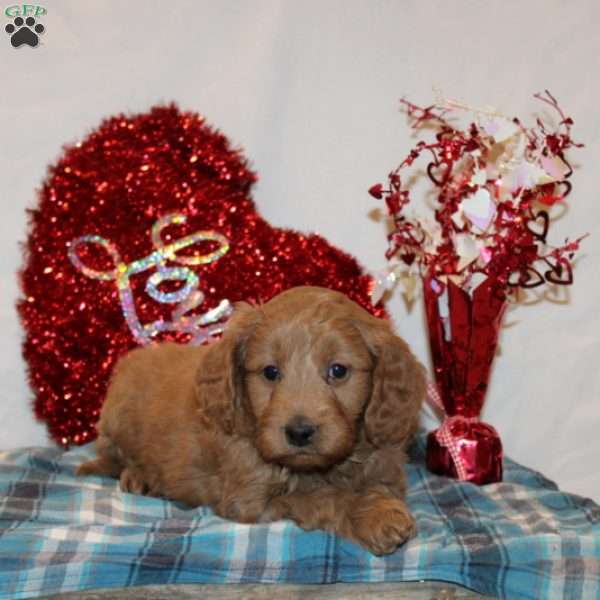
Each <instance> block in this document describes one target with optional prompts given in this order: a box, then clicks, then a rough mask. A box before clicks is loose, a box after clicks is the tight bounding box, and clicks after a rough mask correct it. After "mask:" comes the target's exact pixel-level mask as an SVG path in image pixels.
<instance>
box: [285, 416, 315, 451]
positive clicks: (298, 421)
mask: <svg viewBox="0 0 600 600" xmlns="http://www.w3.org/2000/svg"><path fill="white" fill-rule="evenodd" d="M315 431H317V428H316V427H315V426H314V425H313V424H312V423H311V422H310V421H309V420H308V419H305V418H303V417H296V418H294V419H292V420H291V421H290V422H289V423H288V424H287V425H286V426H285V437H286V438H287V441H288V442H289V443H290V444H291V445H292V446H299V447H302V446H308V445H309V444H310V443H311V442H312V438H313V436H314V435H315Z"/></svg>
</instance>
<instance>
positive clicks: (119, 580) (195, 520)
mask: <svg viewBox="0 0 600 600" xmlns="http://www.w3.org/2000/svg"><path fill="white" fill-rule="evenodd" d="M91 454H93V448H92V447H90V446H88V447H83V448H77V449H74V450H70V451H68V452H63V451H61V450H57V449H51V448H28V449H22V450H16V451H12V452H4V453H0V598H28V597H34V596H39V595H41V594H51V593H59V592H66V591H72V590H82V589H87V588H107V587H125V586H135V585H148V584H166V583H170V584H172V583H233V582H246V583H249V582H279V583H283V582H286V583H331V582H338V581H344V582H374V581H417V580H443V581H448V582H454V583H458V584H461V585H463V586H465V587H468V588H471V589H473V590H476V591H478V592H481V593H485V594H490V595H498V596H501V597H508V598H533V599H536V600H537V599H539V598H570V599H573V598H586V599H587V598H600V507H598V506H597V505H596V504H594V503H593V502H592V501H591V500H587V499H584V498H581V497H578V496H574V495H570V494H565V493H562V492H560V491H559V490H558V489H557V488H556V486H555V485H554V484H553V483H552V482H550V481H548V480H547V479H545V478H544V477H543V476H542V475H540V474H539V473H536V472H533V471H531V470H529V469H526V468H524V467H522V466H520V465H518V464H516V463H514V462H512V461H510V460H506V465H505V480H504V482H502V483H499V484H494V485H488V486H485V487H477V486H474V485H472V484H469V483H458V482H456V481H453V480H449V479H445V478H443V477H437V476H435V475H432V474H431V473H428V472H427V470H426V469H425V466H424V440H423V438H420V439H419V440H417V442H416V443H415V444H414V445H413V448H412V450H411V462H410V464H409V465H408V477H409V480H410V493H409V495H408V503H409V505H410V508H411V509H412V511H413V513H414V514H415V516H416V518H417V521H418V527H419V534H418V537H417V538H416V539H414V540H412V541H410V542H409V543H408V544H406V545H405V546H403V547H401V548H400V549H399V550H398V551H397V552H395V553H394V554H392V555H390V556H386V557H381V558H379V557H375V556H373V555H372V554H370V553H369V552H367V551H365V550H363V549H362V548H360V547H358V546H356V545H354V544H352V543H351V542H348V541H346V540H343V539H339V538H337V537H335V536H333V535H330V534H327V533H325V532H321V531H314V532H304V531H302V530H301V529H299V528H298V527H296V526H295V525H293V524H292V523H291V522H288V521H281V522H277V523H272V524H268V525H252V526H250V525H240V524H236V523H231V522H229V521H225V520H222V519H220V518H218V517H216V516H215V515H214V514H213V513H212V512H211V511H210V510H208V509H206V508H199V509H193V510H191V509H188V508H186V507H185V506H183V505H178V504H175V503H172V502H166V501H163V500H160V499H156V498H145V497H141V496H134V495H131V494H123V493H121V492H120V491H119V489H118V486H117V482H116V481H115V480H112V479H104V478H97V477H89V478H84V479H81V478H75V477H74V469H75V467H76V466H77V465H78V464H79V463H80V462H81V461H82V460H84V458H86V457H89V456H90V455H91Z"/></svg>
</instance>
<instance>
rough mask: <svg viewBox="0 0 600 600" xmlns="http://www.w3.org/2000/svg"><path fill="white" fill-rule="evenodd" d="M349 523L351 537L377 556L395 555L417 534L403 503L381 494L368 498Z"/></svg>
mask: <svg viewBox="0 0 600 600" xmlns="http://www.w3.org/2000/svg"><path fill="white" fill-rule="evenodd" d="M350 523H351V528H352V530H351V537H352V538H353V539H354V540H355V541H357V542H358V543H359V544H361V545H362V546H364V547H365V548H367V550H369V551H371V552H372V553H373V554H376V555H382V554H390V553H392V552H393V551H394V550H395V549H396V548H397V547H398V546H399V545H400V544H403V543H404V542H406V541H407V540H409V539H410V538H411V537H413V536H414V535H415V534H416V531H417V528H416V523H415V520H414V518H413V516H412V515H411V514H410V513H409V512H408V509H407V508H406V505H405V504H404V502H402V501H401V500H398V499H397V498H394V497H390V496H384V495H381V494H372V495H368V496H366V497H365V499H364V500H363V501H362V502H361V503H360V505H359V506H357V507H356V508H355V509H354V510H353V511H352V515H351V517H350Z"/></svg>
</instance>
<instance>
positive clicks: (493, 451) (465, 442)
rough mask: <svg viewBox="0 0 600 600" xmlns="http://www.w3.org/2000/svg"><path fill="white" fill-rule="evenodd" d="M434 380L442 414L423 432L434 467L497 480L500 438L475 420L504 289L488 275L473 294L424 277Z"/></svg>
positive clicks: (495, 339) (435, 470) (493, 347)
mask: <svg viewBox="0 0 600 600" xmlns="http://www.w3.org/2000/svg"><path fill="white" fill-rule="evenodd" d="M423 292H424V299H425V311H426V316H427V325H428V329H429V343H430V347H431V355H432V360H433V367H434V371H435V380H436V383H437V389H438V392H439V396H440V404H441V408H443V410H444V412H445V419H444V422H443V424H442V425H441V427H439V428H438V429H436V430H435V431H432V432H431V433H430V434H429V436H428V438H427V467H428V468H429V470H430V471H432V472H433V473H437V474H439V475H445V476H448V477H454V478H456V479H460V480H463V481H470V482H472V483H476V484H479V485H482V484H485V483H493V482H497V481H501V480H502V443H501V442H500V437H499V436H498V433H497V431H496V430H495V429H494V428H493V427H492V426H491V425H488V424H487V423H483V422H481V421H480V420H479V415H480V413H481V409H482V407H483V402H484V399H485V394H486V391H487V388H488V382H489V378H490V371H491V367H492V362H493V360H494V356H495V354H496V349H497V345H498V333H499V330H500V325H501V322H502V317H503V315H504V311H505V308H506V297H505V293H504V291H503V289H502V287H501V286H500V285H497V283H496V282H495V281H494V280H493V278H491V277H488V278H487V279H485V280H484V281H483V282H482V283H480V284H479V285H478V286H477V287H476V288H475V290H474V291H473V292H472V294H469V292H467V291H466V290H464V289H462V288H461V287H459V286H457V285H455V284H454V283H453V282H452V281H450V280H448V283H447V284H446V283H443V282H441V281H440V280H439V279H437V278H435V277H432V276H426V277H424V280H423Z"/></svg>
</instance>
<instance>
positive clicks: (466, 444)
mask: <svg viewBox="0 0 600 600" xmlns="http://www.w3.org/2000/svg"><path fill="white" fill-rule="evenodd" d="M535 97H536V98H537V99H538V100H540V101H541V102H543V103H544V105H545V106H547V107H550V108H551V109H552V111H553V112H554V115H555V116H556V117H557V121H558V123H557V126H556V127H551V126H550V125H548V124H547V123H546V122H544V121H543V120H542V119H540V118H538V119H537V120H536V124H535V126H534V127H530V128H527V127H525V126H524V125H523V124H522V123H521V121H520V120H519V119H517V118H507V117H505V116H504V115H502V114H501V113H499V112H498V111H496V110H494V109H484V110H479V109H474V108H471V107H469V106H466V105H464V104H460V103H457V102H454V101H442V102H440V103H439V104H436V105H432V106H428V107H425V108H422V107H419V106H417V105H415V104H413V103H411V102H408V101H406V100H403V101H402V104H403V107H404V108H405V109H406V113H407V115H408V118H409V120H410V122H411V124H412V127H413V128H414V129H416V130H418V131H419V132H421V131H422V132H423V136H425V135H426V134H427V133H428V132H431V131H433V133H434V137H433V139H431V140H427V141H426V140H420V141H419V142H418V143H417V145H416V146H415V147H414V148H413V149H412V150H411V151H410V153H409V154H408V156H406V158H404V160H403V161H402V162H401V163H400V165H399V166H398V167H397V168H396V169H394V170H393V171H392V172H391V173H390V174H389V176H388V184H387V186H384V185H383V184H376V185H374V186H372V187H371V189H370V190H369V192H370V194H371V195H372V196H374V197H375V198H377V199H384V200H385V203H386V207H387V212H388V214H389V216H390V217H391V219H392V222H393V226H392V231H391V233H390V234H389V236H388V240H389V249H388V251H387V254H386V257H387V259H388V261H390V267H389V268H388V270H387V271H386V272H384V273H382V274H381V275H380V276H379V278H378V281H377V284H376V285H375V287H374V290H373V300H374V301H375V302H377V301H378V300H379V299H380V298H381V297H382V295H383V294H384V293H385V291H386V290H390V289H392V287H394V286H395V285H396V284H397V283H400V285H401V286H402V287H403V288H404V294H405V296H406V297H407V298H408V299H412V298H414V297H415V295H416V292H417V290H418V289H419V286H418V284H417V281H416V280H417V279H421V280H422V290H423V297H424V301H425V313H426V317H427V325H428V330H429V342H430V347H431V355H432V360H433V366H434V370H435V382H436V384H437V389H433V390H432V391H431V392H430V394H429V395H430V397H431V398H434V399H435V398H438V399H439V405H440V407H441V408H442V409H443V412H444V413H445V418H444V422H443V424H442V426H441V427H440V428H439V429H437V430H436V431H435V432H432V433H431V434H430V435H429V437H428V447H427V464H428V466H429V468H430V469H431V470H432V471H434V472H436V473H440V474H442V475H448V476H452V477H457V478H459V479H462V480H468V481H471V482H473V483H479V484H482V483H489V482H494V481H499V480H500V479H501V478H502V446H501V443H500V438H499V436H498V433H497V432H496V430H495V429H494V428H493V427H492V426H491V425H488V424H487V423H482V422H481V421H480V419H479V415H480V413H481V409H482V406H483V402H484V398H485V394H486V391H487V387H488V382H489V378H490V371H491V365H492V362H493V359H494V355H495V354H496V348H497V342H498V333H499V329H500V326H501V322H502V317H503V315H504V312H505V309H506V305H507V300H508V299H509V298H511V297H512V296H514V295H515V294H516V291H517V290H519V289H525V288H534V287H538V286H540V285H543V284H544V283H550V284H554V285H569V284H570V283H572V281H573V270H572V260H573V257H574V254H575V252H576V251H577V250H578V248H579V244H580V242H581V240H582V239H583V238H582V237H580V238H578V239H575V240H569V239H566V240H565V241H564V243H563V244H561V245H558V246H553V245H551V244H550V243H549V241H548V231H549V229H550V225H551V223H552V219H551V218H550V216H551V213H552V211H553V209H560V208H561V205H563V204H564V203H565V199H566V197H567V196H568V195H569V193H570V192H571V182H570V178H571V175H572V173H573V170H572V168H571V166H570V164H569V161H568V158H567V156H566V153H567V150H569V149H570V148H573V147H579V146H581V144H577V143H575V142H574V141H573V139H572V138H571V127H572V125H573V121H572V119H571V118H570V117H568V116H566V115H565V114H564V113H563V111H562V109H561V108H560V106H559V104H558V102H557V101H556V99H555V98H554V97H553V96H552V94H550V93H549V92H548V91H546V92H545V93H544V94H536V96H535ZM465 115H466V116H467V118H468V120H469V121H468V122H467V125H466V126H460V125H458V124H457V123H456V122H455V121H456V119H457V118H458V117H460V116H465ZM422 157H426V158H427V159H428V160H427V161H426V166H425V173H426V175H427V177H428V180H429V183H430V184H431V186H432V189H431V188H430V189H429V190H427V192H432V194H431V196H432V197H433V198H434V200H433V201H432V202H431V203H430V206H431V205H433V215H428V214H426V212H427V211H426V210H419V211H416V213H417V214H418V216H417V215H416V214H415V213H411V212H409V204H410V201H411V195H414V193H413V191H412V189H410V188H411V187H412V184H413V183H414V181H415V177H413V175H414V172H412V171H408V173H405V171H407V170H408V169H409V168H410V167H411V166H412V165H413V164H414V163H415V162H416V161H417V160H418V159H420V158H422ZM416 179H418V177H416ZM424 206H425V203H424Z"/></svg>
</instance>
